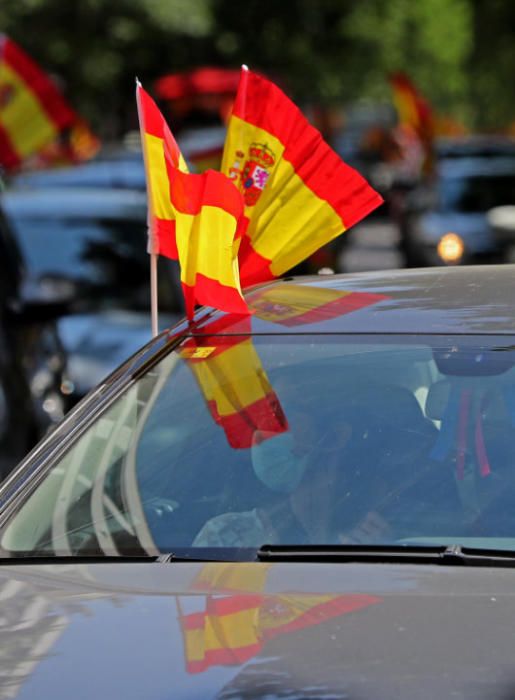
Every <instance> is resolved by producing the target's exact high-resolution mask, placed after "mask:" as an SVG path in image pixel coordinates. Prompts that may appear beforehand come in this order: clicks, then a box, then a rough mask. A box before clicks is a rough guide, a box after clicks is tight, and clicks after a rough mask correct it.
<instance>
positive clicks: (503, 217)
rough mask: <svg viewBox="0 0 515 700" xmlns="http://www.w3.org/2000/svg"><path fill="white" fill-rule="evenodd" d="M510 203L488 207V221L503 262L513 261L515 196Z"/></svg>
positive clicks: (514, 253)
mask: <svg viewBox="0 0 515 700" xmlns="http://www.w3.org/2000/svg"><path fill="white" fill-rule="evenodd" d="M512 201H513V203H512V204H506V205H504V206H501V207H494V208H493V209H490V211H489V212H488V214H487V219H488V223H489V225H490V227H491V229H492V232H493V235H494V237H495V240H496V241H497V245H498V247H499V250H500V254H501V258H502V260H503V261H504V262H510V263H513V262H515V198H514V199H513V200H512Z"/></svg>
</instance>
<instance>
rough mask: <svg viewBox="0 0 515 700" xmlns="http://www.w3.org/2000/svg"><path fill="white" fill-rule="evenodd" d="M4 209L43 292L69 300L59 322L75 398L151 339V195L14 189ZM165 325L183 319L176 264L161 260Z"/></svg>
mask: <svg viewBox="0 0 515 700" xmlns="http://www.w3.org/2000/svg"><path fill="white" fill-rule="evenodd" d="M3 206H4V209H5V212H6V216H7V217H8V219H9V222H10V224H11V226H12V228H13V229H14V231H15V233H16V235H17V239H18V242H19V246H20V248H21V250H22V253H23V255H24V257H25V259H26V270H27V275H28V277H29V279H30V280H31V282H32V284H33V285H34V286H35V287H37V289H38V290H39V292H40V294H43V295H46V296H47V297H50V298H52V297H55V296H57V297H58V298H64V299H66V300H67V301H68V304H67V306H66V309H65V313H63V314H62V316H61V317H60V318H59V319H58V321H57V327H58V333H59V338H60V340H61V342H62V344H63V346H64V348H65V350H66V353H67V355H68V372H69V381H70V392H71V393H70V396H69V398H70V401H71V402H76V401H77V400H78V399H80V398H82V397H83V396H84V395H85V394H86V393H87V392H88V391H89V390H90V389H91V388H92V387H94V386H95V385H96V384H97V383H98V382H99V381H100V380H101V379H103V378H104V377H105V376H106V375H107V374H109V373H110V372H111V371H112V370H113V369H114V368H115V367H116V366H117V365H118V364H120V362H121V361H122V360H123V359H125V358H127V357H128V356H129V355H131V354H132V353H133V352H135V351H136V350H137V349H138V348H139V347H140V346H141V345H142V344H143V343H144V342H146V341H147V340H148V339H149V338H150V282H149V279H150V272H149V256H148V254H147V252H146V251H147V232H146V231H147V226H146V217H147V201H146V194H145V193H144V192H139V191H136V190H130V189H113V188H103V189H100V188H98V189H97V188H92V187H91V188H72V187H67V188H57V187H56V188H48V189H47V188H41V189H27V190H10V191H6V192H5V193H4V197H3ZM159 303H160V309H161V312H162V313H161V323H162V324H163V327H164V326H166V325H170V324H171V323H173V322H174V321H175V320H177V319H178V318H179V317H180V313H181V309H182V306H181V305H182V297H181V291H180V285H179V279H178V267H177V264H176V263H175V262H173V261H168V260H165V259H164V258H163V259H161V260H160V261H159Z"/></svg>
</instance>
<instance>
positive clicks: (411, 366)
mask: <svg viewBox="0 0 515 700" xmlns="http://www.w3.org/2000/svg"><path fill="white" fill-rule="evenodd" d="M513 340H514V339H513V338H506V337H504V338H497V339H496V338H493V337H491V336H490V337H486V336H485V337H470V336H467V337H464V336H461V337H443V336H440V337H433V338H431V337H421V336H418V337H410V336H393V335H390V336H379V335H374V336H350V335H349V336H345V335H335V336H309V335H290V336H286V335H275V336H256V337H254V338H253V339H252V338H250V337H249V336H225V337H224V336H204V337H202V338H197V339H193V338H189V339H187V340H185V341H183V343H182V345H181V346H180V347H179V348H178V349H176V350H174V351H172V352H170V354H168V355H167V356H166V357H165V358H164V359H162V360H161V361H160V362H159V363H158V364H157V365H155V366H154V367H153V368H152V369H151V370H150V371H148V372H147V374H145V375H144V376H143V377H142V378H140V379H139V380H138V381H137V382H135V384H133V385H132V386H131V387H130V388H129V389H128V390H127V391H126V392H125V393H124V394H123V395H122V396H121V397H120V398H118V399H117V400H116V402H115V403H113V404H111V406H110V407H109V408H108V409H107V410H106V411H105V412H104V413H103V414H102V415H100V416H98V417H96V418H95V420H94V422H93V424H92V425H91V427H90V428H89V429H87V430H86V431H85V432H84V433H83V434H82V436H81V437H80V438H79V439H78V440H77V441H76V442H75V443H74V444H73V445H72V446H71V448H69V449H68V451H67V453H66V454H65V455H64V456H62V457H61V458H60V459H58V460H57V461H56V462H54V465H53V466H52V467H51V468H50V469H49V470H48V471H47V473H46V476H45V477H44V478H43V479H42V480H39V484H38V486H37V488H35V490H33V491H32V493H31V494H30V495H29V496H28V498H26V500H25V502H24V504H23V505H22V506H21V507H18V509H17V512H16V513H14V514H13V515H12V516H11V519H10V521H9V522H8V523H7V525H6V526H5V527H4V529H3V533H2V538H1V544H2V547H3V550H4V553H6V554H8V553H9V552H12V553H33V554H34V553H39V554H48V555H53V554H58V555H69V554H77V555H94V554H106V555H117V554H120V555H122V554H125V555H129V554H131V555H134V554H140V553H145V552H147V553H151V554H156V553H159V552H177V551H184V549H186V550H188V551H190V552H193V553H195V552H199V551H200V550H201V549H202V551H203V552H204V554H205V551H206V550H205V548H210V549H211V550H212V552H214V554H213V556H215V555H216V550H218V552H220V551H221V550H220V548H225V549H226V550H227V548H228V549H229V550H234V551H237V550H238V549H239V548H253V547H254V548H255V547H259V546H260V545H262V544H265V543H268V544H284V545H288V544H308V543H309V544H334V543H344V544H345V543H346V544H392V543H413V544H415V543H417V544H421V543H422V544H426V543H427V544H447V543H450V542H452V543H455V544H464V545H467V544H468V545H469V546H484V547H495V548H502V547H504V548H512V549H514V548H515V509H514V508H513V501H514V500H515V464H514V456H513V455H514V450H513V437H514V434H515V433H514V430H515V367H514V365H515V350H514V347H515V345H514V344H513ZM242 551H243V550H242ZM199 556H200V555H199Z"/></svg>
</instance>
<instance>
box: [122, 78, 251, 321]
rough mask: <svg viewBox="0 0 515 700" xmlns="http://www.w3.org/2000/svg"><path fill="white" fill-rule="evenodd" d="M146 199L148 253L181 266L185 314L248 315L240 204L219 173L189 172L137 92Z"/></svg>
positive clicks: (152, 107) (155, 112) (151, 106)
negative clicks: (210, 310) (203, 310)
mask: <svg viewBox="0 0 515 700" xmlns="http://www.w3.org/2000/svg"><path fill="white" fill-rule="evenodd" d="M136 98H137V103H138V114H139V121H140V129H141V139H142V143H143V152H144V157H145V169H146V177H147V189H148V198H149V207H148V208H149V235H150V240H149V252H151V253H158V254H161V255H165V256H167V257H169V258H172V259H174V260H177V259H178V260H179V264H180V268H181V282H182V288H183V292H184V299H185V305H186V314H187V316H188V318H190V319H192V318H193V314H194V307H195V304H196V303H198V304H206V305H208V306H214V307H215V308H217V309H220V310H222V311H228V312H233V313H240V314H246V313H248V309H247V305H246V303H245V301H244V300H243V297H242V294H241V288H240V281H239V274H238V261H237V257H236V256H237V246H236V245H235V235H236V230H237V225H238V221H239V219H240V217H241V214H242V211H243V203H242V198H241V195H240V193H239V192H238V190H237V189H236V188H235V187H234V184H233V183H232V182H231V181H230V180H229V179H228V178H227V177H226V176H225V175H223V174H222V173H220V172H216V171H214V170H207V171H206V172H205V173H202V174H201V175H198V174H192V173H189V172H188V168H187V166H186V163H185V161H184V158H183V157H182V154H181V152H180V150H179V147H178V146H177V143H176V141H175V139H174V137H173V136H172V133H171V131H170V129H169V127H168V125H167V123H166V121H165V119H164V117H163V115H162V114H161V112H160V110H159V109H158V107H157V105H156V104H155V102H154V101H153V100H152V98H151V97H150V95H148V93H146V92H145V90H143V88H142V87H141V85H140V84H139V83H138V84H137V87H136Z"/></svg>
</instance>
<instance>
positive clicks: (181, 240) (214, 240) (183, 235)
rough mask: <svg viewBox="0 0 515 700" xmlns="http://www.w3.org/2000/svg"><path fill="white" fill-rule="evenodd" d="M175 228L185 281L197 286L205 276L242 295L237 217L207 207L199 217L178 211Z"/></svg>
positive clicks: (182, 276) (182, 277) (182, 274)
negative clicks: (235, 246)
mask: <svg viewBox="0 0 515 700" xmlns="http://www.w3.org/2000/svg"><path fill="white" fill-rule="evenodd" d="M231 186H232V185H231ZM175 227H176V228H175V235H176V240H177V250H178V251H179V260H180V261H181V281H182V282H183V283H184V284H186V285H188V286H191V287H193V286H194V285H195V280H196V276H197V274H201V275H204V276H205V277H209V278H211V279H215V280H216V281H217V282H219V283H220V284H223V285H226V286H228V287H235V288H236V289H238V290H239V291H240V293H241V290H240V285H239V272H238V265H237V259H235V258H234V253H233V241H234V229H235V219H234V216H233V215H232V214H230V213H229V212H226V211H225V210H224V209H222V208H220V207H212V206H203V207H202V209H201V211H200V213H199V214H183V213H182V212H178V213H177V214H176V222H175ZM235 282H236V285H235Z"/></svg>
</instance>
